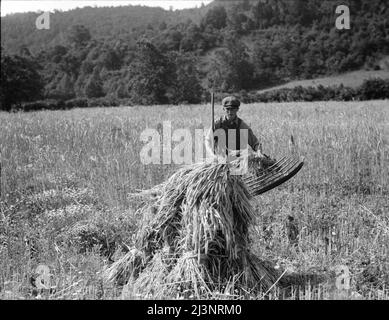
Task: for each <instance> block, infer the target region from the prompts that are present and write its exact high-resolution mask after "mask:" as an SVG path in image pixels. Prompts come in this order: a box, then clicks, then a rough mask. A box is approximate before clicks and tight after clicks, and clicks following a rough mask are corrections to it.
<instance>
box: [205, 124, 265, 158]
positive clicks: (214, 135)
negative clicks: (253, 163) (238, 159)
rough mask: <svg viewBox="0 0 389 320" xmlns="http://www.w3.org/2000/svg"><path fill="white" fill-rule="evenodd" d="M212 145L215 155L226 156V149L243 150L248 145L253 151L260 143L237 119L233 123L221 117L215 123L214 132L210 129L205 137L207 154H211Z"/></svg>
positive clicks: (248, 128) (245, 125) (249, 129)
mask: <svg viewBox="0 0 389 320" xmlns="http://www.w3.org/2000/svg"><path fill="white" fill-rule="evenodd" d="M220 129H221V130H220ZM237 129H239V130H237ZM237 131H239V132H237ZM214 143H215V153H216V154H224V155H225V154H226V147H227V148H228V149H230V150H243V149H246V148H247V144H248V145H249V146H250V147H251V148H252V149H253V150H254V151H257V150H258V149H259V148H260V142H259V140H258V138H257V137H256V136H255V135H254V133H253V131H252V130H251V128H250V127H249V126H248V125H247V124H246V123H245V122H244V121H243V120H242V119H240V118H238V117H236V118H235V120H233V121H228V120H227V119H226V117H222V118H220V119H219V120H217V121H216V122H215V132H213V131H212V128H210V129H209V130H208V132H207V134H206V137H205V145H206V149H207V151H208V152H212V153H213V150H214V149H213V144H214Z"/></svg>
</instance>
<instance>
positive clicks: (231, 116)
mask: <svg viewBox="0 0 389 320" xmlns="http://www.w3.org/2000/svg"><path fill="white" fill-rule="evenodd" d="M238 110H239V108H228V109H227V108H224V111H225V112H226V117H227V120H230V121H231V120H235V118H236V115H237V113H238Z"/></svg>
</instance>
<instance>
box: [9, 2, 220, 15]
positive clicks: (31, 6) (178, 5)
mask: <svg viewBox="0 0 389 320" xmlns="http://www.w3.org/2000/svg"><path fill="white" fill-rule="evenodd" d="M211 1H212V0H165V1H161V0H111V1H106V0H83V1H80V0H61V1H58V0H57V1H52V0H1V16H5V15H6V14H9V13H15V12H28V11H33V12H37V11H53V10H54V9H57V10H63V11H66V10H70V9H74V8H77V7H79V8H80V7H86V6H91V7H93V6H98V7H107V6H108V7H109V6H120V5H122V6H123V5H144V6H149V7H162V8H164V9H166V10H169V8H170V6H172V7H173V9H184V8H194V7H196V6H198V7H200V6H201V3H204V4H208V3H210V2H211Z"/></svg>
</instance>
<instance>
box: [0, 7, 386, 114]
mask: <svg viewBox="0 0 389 320" xmlns="http://www.w3.org/2000/svg"><path fill="white" fill-rule="evenodd" d="M338 4H339V3H338V1H334V0H331V1H330V0H328V1H318V0H309V1H300V0H268V1H266V0H265V1H248V0H241V1H221V0H219V1H214V2H213V3H211V5H209V6H207V7H206V8H204V7H203V8H200V9H191V10H189V11H185V10H184V11H182V12H177V13H174V12H173V13H171V12H170V13H168V12H167V13H166V14H165V13H164V12H163V10H158V11H150V12H154V14H155V13H156V12H158V14H155V19H154V20H153V18H152V17H151V18H150V14H148V15H146V16H145V19H144V20H145V21H146V22H147V24H142V23H141V22H140V21H139V22H138V24H137V25H132V28H131V30H122V29H120V25H119V24H114V27H112V28H111V29H114V30H117V33H116V35H115V34H113V33H112V32H113V31H112V30H111V29H110V31H109V32H108V31H107V30H108V29H107V28H108V27H107V26H108V25H110V26H112V19H113V17H112V12H115V14H116V15H117V17H119V18H120V19H122V20H120V19H119V18H118V20H120V21H122V22H123V24H124V23H125V22H124V20H123V17H122V15H120V13H119V12H120V10H114V8H111V9H107V8H106V9H105V12H106V13H108V12H111V15H109V14H107V18H106V19H105V20H104V17H102V21H100V22H99V24H98V25H99V28H98V33H97V34H96V30H95V31H94V32H92V31H91V29H92V27H90V25H92V24H91V23H90V19H91V18H89V20H88V15H86V16H85V17H84V18H85V21H84V22H85V23H84V24H74V25H71V26H70V27H69V28H64V30H63V31H62V32H61V33H60V34H61V38H62V42H61V43H56V41H54V40H55V39H56V38H53V39H51V41H48V42H45V41H43V42H42V45H41V48H40V49H39V50H37V49H36V48H35V49H34V50H33V49H32V46H29V45H26V44H25V42H26V40H23V41H22V40H21V43H20V45H19V50H18V52H17V53H15V52H11V51H10V50H9V49H7V46H6V45H7V43H10V42H9V41H7V39H6V40H4V41H3V39H2V44H3V46H2V56H1V65H2V71H1V81H2V91H1V104H2V106H1V108H2V109H5V110H9V109H10V108H11V107H12V106H21V105H22V104H23V103H25V102H28V101H36V100H48V101H59V102H60V105H61V106H64V105H65V106H66V105H68V106H85V102H87V103H88V105H92V106H94V105H119V104H124V105H133V104H145V105H149V104H179V103H199V102H202V101H206V100H207V98H208V96H207V92H209V90H211V89H212V90H214V91H217V92H226V93H237V92H239V91H241V90H245V91H251V90H258V89H263V88H267V87H271V86H273V85H278V84H281V83H284V82H286V81H290V80H293V79H301V78H305V79H306V78H313V77H317V76H321V75H331V74H336V73H342V72H345V71H350V70H357V69H360V68H368V69H376V68H379V66H378V65H377V61H378V60H379V59H380V57H382V56H384V55H387V54H389V38H388V29H387V26H386V25H385V23H386V22H385V18H384V17H385V16H387V14H388V13H389V12H388V8H387V6H386V4H385V1H382V0H372V1H369V3H368V4H367V3H366V2H365V1H358V0H349V1H343V2H342V4H346V5H349V6H350V12H351V21H352V28H351V30H337V29H336V28H335V18H336V15H335V8H336V5H338ZM95 9H96V10H97V9H99V8H95ZM143 9H144V10H145V12H146V11H147V10H148V9H150V10H154V9H152V8H143ZM143 9H142V10H143ZM78 10H80V11H78ZM78 10H75V11H74V12H73V13H72V11H71V12H69V13H56V15H57V14H58V15H59V16H60V17H62V18H63V19H65V16H66V17H69V16H71V15H72V14H73V15H76V13H78V14H80V12H84V11H85V10H84V11H82V9H78ZM88 10H89V11H90V10H92V8H90V9H88ZM88 10H86V11H87V12H89V11H88ZM107 10H108V11H107ZM109 10H110V11H109ZM196 10H197V11H196ZM98 11H99V10H97V11H96V12H98ZM122 11H123V10H122ZM147 12H148V11H147ZM196 12H197V13H198V12H201V15H200V17H199V18H198V19H194V20H192V19H191V17H195V16H196V14H195V13H196ZM177 14H179V15H177ZM89 16H91V15H90V14H89ZM151 16H152V15H151ZM114 17H115V16H114ZM172 17H177V21H174V20H172ZM178 17H179V18H178ZM94 19H96V17H95V18H94ZM153 21H154V23H153ZM3 24H5V20H4V21H3V18H2V25H3ZM88 26H89V27H88ZM118 28H119V29H120V32H119V29H118ZM2 29H3V26H2ZM20 30H21V31H24V32H25V33H23V32H21V33H22V34H21V35H20V37H19V38H18V39H24V37H25V36H26V34H27V31H25V29H23V28H21V29H20ZM53 32H54V31H53ZM102 35H104V36H102ZM2 36H3V37H4V36H5V37H7V33H3V32H2ZM3 37H2V38H3ZM49 42H52V43H54V44H49ZM12 43H13V47H15V41H14V42H12Z"/></svg>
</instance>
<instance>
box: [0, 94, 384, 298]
mask: <svg viewBox="0 0 389 320" xmlns="http://www.w3.org/2000/svg"><path fill="white" fill-rule="evenodd" d="M387 105H388V101H364V102H314V103H268V104H248V105H243V106H242V107H241V111H240V116H241V117H242V118H243V119H245V121H246V122H248V124H249V125H251V127H252V128H253V130H254V132H255V133H256V134H257V135H258V137H259V138H260V139H261V140H262V142H263V146H264V152H265V153H266V154H268V155H271V156H272V157H275V158H280V157H281V156H283V155H285V154H288V153H289V152H290V149H289V139H290V136H291V135H292V136H293V139H294V141H295V145H296V147H297V150H298V152H299V154H300V155H301V156H304V158H305V165H304V167H303V168H302V170H301V171H300V172H299V173H298V174H297V175H296V176H295V177H294V178H293V179H291V180H290V181H288V182H287V183H285V184H283V185H282V186H279V187H277V188H276V189H273V190H272V191H269V192H267V193H265V194H263V195H260V196H258V197H257V198H256V199H255V200H254V206H255V211H256V217H255V224H254V225H253V226H252V227H251V228H250V238H251V243H252V248H251V250H252V252H253V253H255V254H256V255H257V256H258V257H260V258H261V259H264V260H267V261H270V262H271V263H273V264H274V265H275V266H276V267H277V268H283V269H284V268H287V269H288V270H290V271H293V272H298V273H302V274H303V273H316V272H317V273H323V272H330V271H331V270H333V268H334V267H335V266H337V265H346V266H348V268H349V270H350V272H351V289H350V290H349V295H348V296H347V298H350V299H356V298H359V299H388V297H389V290H388V288H389V261H388V259H389V258H388V257H389V255H388V254H389V251H388V249H389V245H388V243H389V197H388V195H389V179H388V178H389V109H388V107H387ZM216 109H217V112H216V116H218V115H220V114H221V111H222V110H221V109H218V108H216ZM162 121H171V122H172V128H173V130H174V129H177V128H190V130H191V132H192V133H193V136H194V130H195V129H200V128H207V127H208V126H210V124H211V119H210V106H209V105H208V106H198V105H196V106H194V105H193V106H149V107H146V106H142V107H138V106H135V107H116V108H88V109H73V110H68V111H40V112H30V113H0V148H1V184H0V186H1V198H0V270H1V271H0V298H2V299H5V298H8V299H36V298H45V299H46V298H47V299H117V298H120V296H121V287H115V286H114V285H112V284H108V283H105V282H104V281H103V279H102V277H101V273H102V270H103V269H104V267H106V266H108V265H110V264H111V263H112V262H113V261H116V260H117V259H118V258H120V257H122V256H123V255H124V254H125V253H126V252H127V251H128V248H129V247H131V246H132V245H133V244H134V235H135V233H136V231H137V230H138V227H139V225H140V222H141V217H140V216H139V215H138V214H137V212H136V209H137V208H138V207H139V205H140V204H139V203H137V202H136V201H134V200H133V199H131V198H130V197H129V196H128V195H129V194H130V193H133V192H135V191H137V190H139V189H149V188H151V187H153V186H155V185H156V184H159V183H161V182H163V181H165V180H166V179H167V178H168V177H170V176H171V175H172V174H173V173H174V172H175V171H176V170H177V168H178V166H177V165H174V164H171V165H147V166H146V165H143V164H142V163H141V162H140V157H139V153H140V150H141V148H142V147H143V145H144V144H143V143H142V142H141V141H140V133H141V132H142V131H143V130H144V129H146V128H155V129H157V128H159V127H161V123H162ZM290 217H292V218H293V219H291V218H290ZM291 222H293V224H295V226H296V228H297V230H298V236H297V238H296V239H294V240H293V241H291V238H290V237H289V236H288V230H289V229H288V228H289V225H290V223H291ZM39 264H45V265H47V266H48V267H49V268H50V272H51V274H52V281H51V284H52V286H55V290H52V291H51V292H50V291H49V290H44V291H42V292H41V291H39V290H37V289H36V288H34V285H33V282H34V278H35V277H36V276H37V275H36V274H35V271H36V267H37V266H38V265H39ZM302 289H303V290H299V289H298V288H294V289H293V288H292V290H291V291H290V292H289V295H285V294H284V295H283V296H282V297H281V298H291V299H295V298H299V299H331V298H334V297H336V296H335V293H334V290H333V287H331V285H330V284H328V285H327V286H325V285H323V286H308V287H304V288H302ZM219 297H220V296H219ZM261 297H262V298H263V296H261ZM130 298H133V299H138V298H139V299H144V298H145V297H142V296H130ZM149 298H150V297H149ZM151 298H152V297H151ZM168 298H169V297H168ZM171 298H176V296H174V297H171ZM222 298H225V296H223V297H222ZM235 298H236V297H235ZM238 298H239V297H238ZM252 298H258V297H252ZM266 298H270V299H273V298H274V299H275V298H280V296H279V295H278V294H277V293H276V292H273V291H270V292H269V293H268V294H267V295H266Z"/></svg>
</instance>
